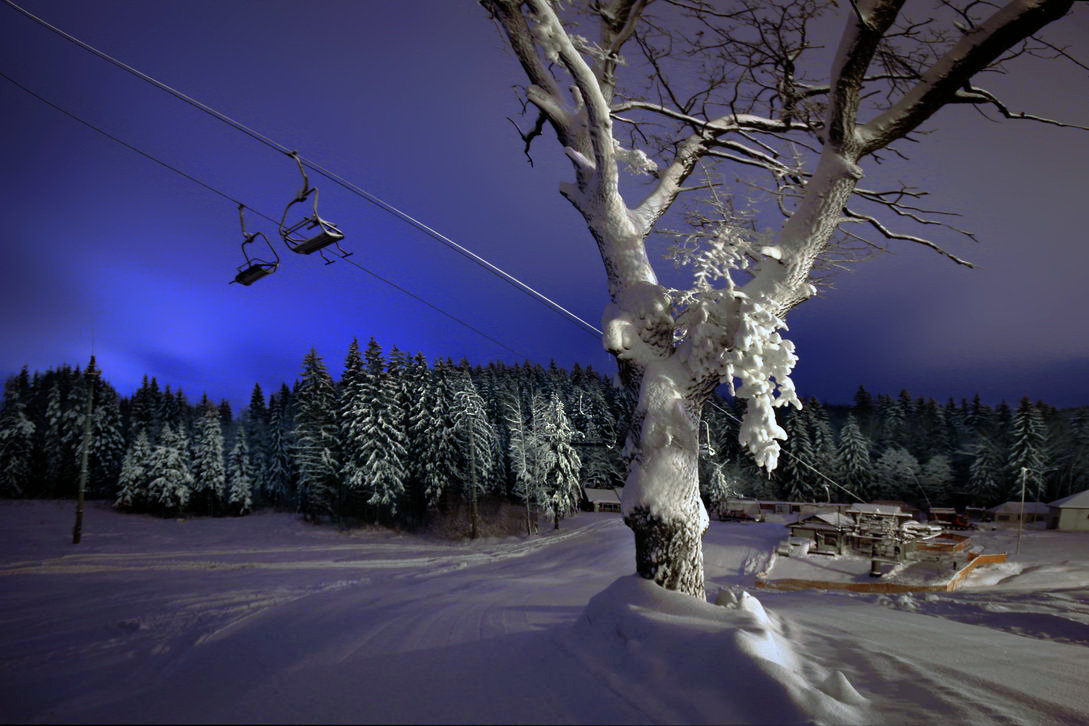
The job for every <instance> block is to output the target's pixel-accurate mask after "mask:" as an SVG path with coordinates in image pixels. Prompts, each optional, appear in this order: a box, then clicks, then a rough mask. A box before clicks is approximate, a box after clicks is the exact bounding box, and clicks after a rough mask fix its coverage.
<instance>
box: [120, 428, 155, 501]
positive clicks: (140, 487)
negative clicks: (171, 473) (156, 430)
mask: <svg viewBox="0 0 1089 726" xmlns="http://www.w3.org/2000/svg"><path fill="white" fill-rule="evenodd" d="M151 453H152V451H151V444H150V443H149V442H148V438H147V433H145V432H144V430H143V429H140V430H138V431H137V432H136V436H135V437H134V438H133V440H132V443H131V444H130V445H129V449H128V451H127V452H125V458H124V460H123V461H122V463H121V474H120V476H119V477H118V479H117V486H118V492H117V499H116V500H115V501H114V503H113V506H115V507H117V508H118V509H125V510H129V511H138V510H145V509H148V508H149V507H150V505H151V500H150V492H149V490H148V484H149V483H150V481H151V479H150V477H149V473H150V467H151Z"/></svg>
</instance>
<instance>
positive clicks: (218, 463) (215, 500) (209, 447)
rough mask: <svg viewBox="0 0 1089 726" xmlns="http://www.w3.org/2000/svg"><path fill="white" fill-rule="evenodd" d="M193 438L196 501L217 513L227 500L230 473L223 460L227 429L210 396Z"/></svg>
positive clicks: (203, 507) (207, 510) (198, 506)
mask: <svg viewBox="0 0 1089 726" xmlns="http://www.w3.org/2000/svg"><path fill="white" fill-rule="evenodd" d="M200 411H201V412H200V418H199V419H198V420H197V428H196V432H195V436H194V437H193V496H192V504H193V505H194V507H196V508H199V510H200V511H202V512H204V513H206V514H217V513H218V512H219V511H220V506H221V505H222V503H223V500H224V492H225V489H226V485H227V472H226V469H225V467H224V463H223V431H222V430H221V428H220V418H219V411H217V410H216V407H215V406H213V405H212V404H211V403H210V402H209V401H208V399H207V398H205V399H204V401H203V403H202V404H201V407H200Z"/></svg>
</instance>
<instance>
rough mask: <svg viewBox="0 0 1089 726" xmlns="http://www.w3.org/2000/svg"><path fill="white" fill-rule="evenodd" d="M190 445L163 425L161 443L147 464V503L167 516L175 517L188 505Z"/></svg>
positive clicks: (170, 428)
mask: <svg viewBox="0 0 1089 726" xmlns="http://www.w3.org/2000/svg"><path fill="white" fill-rule="evenodd" d="M188 443H189V442H188V441H186V440H185V437H184V434H182V433H180V432H175V431H174V429H173V428H172V427H171V426H170V424H169V423H164V424H163V428H162V432H161V433H160V435H159V443H158V444H157V445H156V446H155V449H154V450H153V451H152V453H151V457H150V459H149V461H148V467H147V477H148V485H147V496H148V500H149V501H150V502H151V504H152V506H153V507H155V508H157V509H158V510H159V511H160V512H162V513H163V514H165V515H168V516H169V515H175V516H176V515H177V514H178V513H179V512H181V510H183V509H185V506H186V505H187V504H188V503H189V497H190V493H191V492H192V487H193V474H192V472H191V471H190V470H189V464H188V462H187V461H186V459H187V458H188V457H187V455H186V449H187V448H188Z"/></svg>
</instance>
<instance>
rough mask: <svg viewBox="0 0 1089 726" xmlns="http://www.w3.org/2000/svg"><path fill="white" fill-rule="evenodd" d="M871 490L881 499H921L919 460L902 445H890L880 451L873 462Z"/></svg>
mask: <svg viewBox="0 0 1089 726" xmlns="http://www.w3.org/2000/svg"><path fill="white" fill-rule="evenodd" d="M873 474H874V486H873V487H872V491H873V492H874V493H875V494H876V495H877V496H878V497H880V498H881V499H903V500H908V501H918V500H920V499H922V498H923V497H922V492H921V491H920V490H919V462H918V460H916V458H915V457H914V456H912V455H911V452H909V451H908V450H907V449H905V448H903V447H902V446H892V447H890V448H888V449H885V450H884V451H883V452H881V456H879V457H878V458H877V461H876V462H874V467H873Z"/></svg>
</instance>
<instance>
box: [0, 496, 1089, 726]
mask: <svg viewBox="0 0 1089 726" xmlns="http://www.w3.org/2000/svg"><path fill="white" fill-rule="evenodd" d="M72 519H73V505H72V503H71V502H50V501H46V502H41V501H14V502H12V501H7V502H2V503H0V719H3V721H5V722H18V723H33V722H54V723H55V722H62V723H75V722H113V723H136V722H150V723H163V722H187V723H212V722H216V723H219V722H225V723H239V722H270V723H277V722H278V723H299V722H330V723H338V722H340V723H343V722H360V723H366V722H380V723H389V722H395V723H468V722H472V723H663V722H685V723H791V722H795V723H797V722H813V721H816V722H822V723H860V724H866V723H878V722H880V723H894V724H895V723H918V722H922V721H932V720H933V719H934V718H936V717H940V718H941V719H942V720H943V721H950V722H966V723H988V724H989V723H995V722H1011V723H1031V724H1037V723H1082V722H1084V714H1085V713H1089V668H1087V667H1086V666H1085V662H1086V656H1087V655H1089V651H1087V650H1086V647H1087V646H1089V589H1087V588H1089V562H1087V556H1086V555H1087V554H1089V537H1087V536H1084V535H1081V534H1074V533H1071V534H1065V533H1056V532H1031V533H1027V534H1026V535H1025V538H1024V541H1023V543H1022V553H1021V555H1018V556H1012V555H1011V561H1010V562H1009V563H1007V564H1005V565H1002V566H999V567H1000V568H1001V569H995V570H994V571H991V572H989V573H988V572H987V571H980V574H979V575H978V576H977V578H978V582H975V584H974V585H971V584H970V585H971V586H969V587H968V588H966V589H964V590H960V591H957V592H955V593H948V594H946V593H937V594H935V593H929V594H926V595H925V596H924V595H918V596H913V595H903V596H883V595H857V594H851V593H846V592H838V593H822V592H772V591H763V590H761V591H757V590H755V588H752V587H751V585H752V582H753V577H754V573H755V572H757V571H761V570H762V569H763V568H765V567H766V566H767V565H768V563H769V562H770V557H771V552H772V549H773V547H774V545H775V543H776V542H777V541H778V540H779V539H780V538H781V537H782V536H783V534H784V530H783V528H782V525H776V524H773V523H765V524H740V523H723V522H712V523H711V529H710V531H709V532H708V535H707V538H706V540H705V547H706V552H705V559H706V567H707V573H708V592H709V599H710V600H712V602H707V603H705V602H700V601H696V600H693V599H691V598H687V597H685V596H680V595H677V594H676V593H670V592H666V591H664V590H661V589H660V588H657V587H656V586H654V585H652V584H650V583H648V582H646V581H644V580H641V579H640V578H638V577H635V576H632V575H631V574H630V573H631V571H632V567H633V562H634V553H633V546H632V538H631V534H630V532H629V531H628V530H627V529H626V528H625V527H624V526H623V523H622V522H621V521H620V518H619V517H618V516H617V515H613V514H579V515H577V516H576V517H574V518H570V519H567V520H564V522H563V523H562V528H561V529H560V530H559V531H558V532H556V531H552V530H543V532H542V535H541V536H539V537H533V538H524V537H518V538H508V539H503V540H498V539H489V540H478V541H476V542H472V543H469V542H463V543H451V542H447V541H444V540H439V539H433V538H427V537H423V536H415V535H401V534H396V533H392V532H389V531H385V530H380V529H363V530H355V531H352V532H350V533H343V532H338V531H336V530H335V529H333V528H332V527H329V526H322V527H316V526H313V525H308V524H305V523H303V522H301V521H299V520H298V519H297V518H296V517H294V516H292V515H289V514H282V513H271V512H262V513H258V514H255V515H252V516H249V517H245V518H241V519H210V518H208V519H204V518H201V519H188V520H177V521H176V520H163V519H158V518H155V517H151V516H142V515H124V514H119V513H116V512H114V511H112V510H110V509H109V508H108V507H106V506H102V505H99V504H92V505H91V506H90V507H89V510H88V512H87V515H86V520H85V527H84V536H83V543H82V544H80V545H79V546H73V545H72V544H71V542H70V538H71V524H72ZM1011 536H1012V534H1011V533H1010V532H988V533H983V534H982V535H981V537H982V538H985V539H988V540H990V542H989V544H988V550H989V551H995V550H996V549H1000V548H1001V547H1002V546H1003V545H1004V544H1005V543H1006V542H1007V541H1009V542H1010V543H1012V540H1011V539H1010V538H1011ZM1009 551H1010V552H1011V553H1012V551H1013V550H1012V547H1011V548H1010V549H1009ZM714 601H717V602H718V603H719V604H715V602H714Z"/></svg>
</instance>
